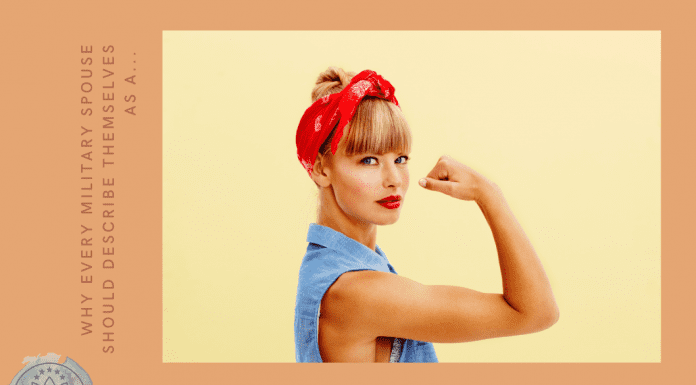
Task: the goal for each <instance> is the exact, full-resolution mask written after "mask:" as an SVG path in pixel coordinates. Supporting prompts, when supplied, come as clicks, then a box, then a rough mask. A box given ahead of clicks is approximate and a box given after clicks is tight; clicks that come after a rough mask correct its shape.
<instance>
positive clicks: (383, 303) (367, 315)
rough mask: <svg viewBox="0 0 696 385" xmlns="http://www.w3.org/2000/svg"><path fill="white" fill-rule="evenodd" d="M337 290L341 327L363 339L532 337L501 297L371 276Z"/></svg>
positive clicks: (358, 276) (355, 276)
mask: <svg viewBox="0 0 696 385" xmlns="http://www.w3.org/2000/svg"><path fill="white" fill-rule="evenodd" d="M346 278H347V279H345V280H344V281H343V285H341V286H339V287H338V288H337V289H338V290H337V292H340V293H341V294H340V295H338V297H341V299H340V302H341V303H342V306H343V308H344V309H351V310H350V311H348V312H346V314H347V315H348V316H347V318H346V321H347V322H349V323H350V324H352V325H354V327H357V328H359V329H360V331H361V332H362V333H364V334H365V335H367V336H370V337H371V336H391V337H400V338H409V339H414V340H419V341H429V342H465V341H475V340H480V339H486V338H494V337H503V336H510V335H517V334H524V333H530V332H533V331H535V330H534V329H533V327H530V325H528V323H527V322H526V321H525V317H523V315H522V314H520V313H519V312H517V311H516V310H515V309H513V308H512V307H511V306H510V305H508V303H507V302H506V301H505V299H504V298H503V296H502V295H501V294H488V293H481V292H478V291H475V290H471V289H467V288H463V287H457V286H428V285H422V284H420V283H418V282H415V281H413V280H410V279H408V278H404V277H400V276H397V275H394V274H389V273H382V272H376V271H362V272H356V273H351V275H348V276H347V277H346Z"/></svg>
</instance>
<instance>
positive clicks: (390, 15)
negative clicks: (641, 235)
mask: <svg viewBox="0 0 696 385" xmlns="http://www.w3.org/2000/svg"><path fill="white" fill-rule="evenodd" d="M322 4H323V3H322ZM307 5H310V7H309V8H307V10H303V9H302V5H301V4H300V3H297V2H295V3H292V4H289V3H283V2H276V3H273V2H262V3H258V4H256V5H253V6H252V5H249V4H245V5H243V6H241V5H237V4H231V3H224V4H218V3H217V2H208V1H199V2H196V3H194V4H189V3H186V2H178V1H172V2H168V3H167V4H166V6H163V5H162V4H158V3H154V2H148V3H142V2H137V3H136V2H133V1H123V2H119V3H118V4H111V5H109V6H107V5H103V6H102V5H99V4H95V3H89V2H62V3H46V4H36V3H21V4H19V3H7V4H3V5H2V9H1V12H0V15H2V16H0V18H2V19H1V20H0V21H1V22H0V36H2V40H1V42H2V48H3V52H4V56H3V59H4V60H3V61H2V62H1V64H0V68H1V69H2V70H3V73H4V74H5V76H3V78H2V89H3V90H5V92H3V93H0V106H2V108H3V110H2V111H3V112H2V114H0V128H1V130H0V134H1V135H2V136H1V137H0V145H1V146H2V148H1V149H0V162H1V163H0V164H2V167H0V178H2V181H3V189H2V198H3V199H2V200H0V202H1V203H0V213H1V215H2V216H1V218H2V219H1V220H0V226H1V228H0V245H1V246H0V247H1V249H0V250H2V257H3V258H2V261H3V265H2V267H3V271H6V272H9V273H6V275H5V276H4V277H3V279H2V280H0V290H1V291H2V293H3V294H2V296H1V297H0V298H2V302H0V305H1V306H2V308H3V315H4V317H3V319H2V332H1V333H2V334H0V341H2V342H3V348H2V349H0V362H2V365H0V376H2V377H3V378H6V379H8V380H9V379H11V378H12V377H13V376H14V375H15V373H17V372H18V371H19V370H20V369H21V368H22V367H23V365H22V363H21V361H22V359H23V358H24V357H25V356H28V355H34V356H35V355H37V354H42V355H43V354H46V353H48V352H55V353H58V354H61V355H63V358H62V359H64V357H65V356H70V357H71V358H73V359H75V360H76V361H77V362H78V363H79V364H80V365H81V366H82V367H84V368H85V369H86V370H87V371H88V372H89V373H90V375H91V376H92V379H93V380H94V381H95V382H97V383H100V384H123V383H186V384H188V383H201V382H204V383H213V382H214V381H219V382H243V383H244V382H254V383H268V382H279V381H283V382H297V383H308V382H309V383H312V382H325V381H326V379H330V380H331V381H332V382H334V383H346V384H348V383H354V382H356V381H360V382H376V381H385V380H394V379H397V380H401V381H404V382H419V381H420V382H421V383H423V382H425V381H430V382H433V381H435V382H440V383H445V382H461V380H462V379H465V380H468V381H472V382H482V381H486V382H487V383H503V382H510V381H515V382H522V383H527V382H529V383H558V382H559V381H562V382H564V383H571V384H572V383H588V382H590V383H616V382H619V381H627V382H632V383H658V382H664V383H685V382H687V383H688V382H689V379H690V378H693V374H692V372H691V371H689V370H687V364H690V363H691V361H692V357H693V355H692V353H691V348H690V347H691V346H693V343H694V332H693V329H692V328H691V319H693V314H692V313H693V312H692V311H691V310H690V307H689V306H686V305H685V304H688V293H690V291H691V285H690V284H691V281H692V278H691V277H692V274H693V271H694V263H693V260H692V259H691V258H689V253H690V250H691V247H690V246H689V244H688V239H689V238H690V237H691V236H692V234H694V232H695V230H696V229H695V228H694V225H693V222H692V221H691V218H692V217H693V215H694V204H693V201H692V199H691V198H692V197H693V196H694V195H695V194H696V191H695V190H696V189H695V187H696V186H695V185H694V184H693V183H692V182H691V179H690V178H689V177H688V175H689V173H690V172H691V167H692V166H691V165H693V164H695V162H694V155H693V151H692V149H693V145H694V143H695V142H696V141H695V138H694V135H695V134H694V133H693V131H692V130H690V129H689V127H693V126H694V124H695V123H696V122H694V117H693V114H691V113H690V111H691V109H692V107H693V105H694V104H695V103H696V100H694V95H693V93H692V92H691V90H693V89H694V88H696V84H695V83H696V82H695V78H694V74H693V71H692V69H693V68H694V66H695V65H696V62H695V60H694V56H693V52H692V50H690V49H689V47H692V46H693V45H694V43H695V42H694V36H695V34H694V29H693V23H692V17H691V15H693V14H694V11H695V9H694V5H692V4H687V5H684V4H683V2H681V1H671V2H660V3H659V4H658V3H653V2H628V1H612V2H606V1H588V2H583V3H579V4H577V5H572V6H564V5H561V4H559V3H558V2H551V1H547V2H525V3H524V4H522V3H515V4H505V5H504V4H501V3H485V4H483V3H482V4H478V5H469V4H458V5H452V4H448V3H445V2H437V1H435V2H429V3H427V5H423V4H420V3H419V4H414V5H410V4H406V3H403V2H402V3H399V6H394V5H393V4H390V3H377V4H374V3H367V2H365V3H362V2H356V3H354V4H353V7H352V8H343V11H344V12H345V16H342V17H333V16H332V17H327V16H326V14H327V12H328V11H326V7H324V6H319V5H316V4H307ZM366 9H370V10H371V14H372V15H378V16H382V15H385V16H384V17H377V16H375V17H364V14H365V10H366ZM353 10H355V11H353ZM332 15H333V13H332ZM361 15H362V16H361ZM329 28H331V29H344V30H347V29H412V30H413V29H452V30H455V29H469V30H477V29H489V30H501V29H521V30H525V29H531V30H540V29H548V30H557V29H565V30H587V29H593V30H661V31H662V117H663V118H662V123H663V129H662V137H661V144H662V186H663V189H662V226H663V227H662V262H663V263H662V272H663V278H664V279H663V281H662V315H663V317H662V348H661V350H662V360H661V363H659V364H581V365H578V364H551V365H521V364H494V365H490V364H451V365H419V364H416V365H402V366H398V367H395V366H383V365H324V366H320V365H295V364H274V365H260V364H163V363H162V356H163V351H162V297H161V288H162V281H161V274H162V259H161V253H162V234H161V228H162V227H161V226H162V219H161V218H162V217H161V215H162V212H161V209H160V207H161V206H160V199H161V196H162V190H161V188H160V187H159V186H161V181H162V180H161V175H162V164H161V163H160V162H161V159H162V150H161V142H162V137H161V128H160V127H161V126H162V110H161V106H162V105H161V103H162V82H161V71H162V60H161V58H162V31H163V30H224V29H279V30H286V29H302V30H307V29H329ZM80 44H94V45H95V46H96V47H99V46H101V45H102V44H116V45H118V47H120V48H119V50H122V51H119V52H121V55H125V54H130V53H131V52H132V51H136V52H137V53H138V55H139V56H138V58H139V59H138V63H139V66H138V69H137V71H138V75H139V76H140V77H139V78H138V79H142V82H141V83H139V88H138V90H139V91H138V92H139V93H140V95H141V96H142V98H140V99H139V103H138V111H139V115H138V119H137V120H136V121H130V123H128V124H125V123H126V122H128V121H125V120H124V121H123V123H124V124H123V130H120V131H119V132H120V133H121V135H122V136H121V137H120V138H121V140H122V142H120V143H121V145H122V146H124V149H123V152H121V154H123V155H121V157H120V158H119V159H121V162H122V163H121V166H120V168H119V171H118V175H117V176H116V177H117V178H119V177H121V178H125V179H120V180H123V181H124V182H123V185H122V188H123V189H122V190H121V191H122V194H123V195H122V196H121V198H120V199H121V200H120V201H119V204H120V205H121V207H123V211H121V213H122V217H121V222H119V223H120V225H119V226H121V227H120V228H121V229H122V230H123V231H122V232H121V233H120V237H121V238H120V239H121V242H122V243H121V247H122V252H123V258H122V259H121V261H120V263H121V265H120V266H121V267H122V268H120V269H119V270H118V271H117V272H114V274H115V278H116V279H118V280H119V282H121V284H120V287H119V290H120V291H118V293H121V294H120V296H119V297H118V298H119V300H120V301H121V302H120V306H121V308H120V309H121V310H118V311H119V318H118V321H117V322H119V323H118V324H117V325H119V333H120V334H119V335H118V339H119V340H118V341H119V342H118V349H119V350H118V354H115V355H112V356H107V355H104V354H102V353H101V352H100V349H101V342H100V341H98V340H97V339H96V338H87V339H86V338H84V337H82V338H81V337H79V333H80V328H79V326H80V317H79V299H80V297H79V294H80V284H79V283H77V282H78V280H79V274H80V272H79V269H80V265H79V259H78V258H77V257H76V255H77V253H78V252H79V246H78V243H77V242H79V221H80V217H79V212H78V211H77V210H78V209H79V195H78V194H79V188H80V185H79V183H78V181H79V179H77V178H78V177H79V162H80V161H79V156H80V151H79V147H77V141H78V138H79V127H77V125H78V124H79V112H78V111H79V105H77V100H79V89H78V84H79V83H78V82H79V68H80V66H79V60H80V54H79V46H80ZM120 57H121V58H125V56H120ZM124 64H125V63H124ZM122 70H124V72H126V71H130V70H129V69H127V68H125V67H124V68H122ZM126 127H127V128H126ZM391 253H392V251H390V255H391ZM117 295H119V294H117ZM62 359H61V360H62ZM8 380H5V381H8Z"/></svg>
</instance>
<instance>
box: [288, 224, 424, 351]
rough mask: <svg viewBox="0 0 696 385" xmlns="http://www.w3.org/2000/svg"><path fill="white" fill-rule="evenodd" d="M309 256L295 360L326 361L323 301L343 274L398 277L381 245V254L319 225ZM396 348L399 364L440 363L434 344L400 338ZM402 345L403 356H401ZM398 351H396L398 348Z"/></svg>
mask: <svg viewBox="0 0 696 385" xmlns="http://www.w3.org/2000/svg"><path fill="white" fill-rule="evenodd" d="M307 242H309V245H308V246H307V253H306V254H305V256H304V259H303V260H302V265H301V266H300V277H299V283H298V285H297V299H296V302H295V359H296V360H297V362H322V360H321V355H320V353H319V328H318V326H319V310H320V305H321V299H322V298H323V297H324V293H326V291H327V290H328V289H329V287H330V286H331V285H332V284H333V283H334V282H336V280H337V279H338V277H340V276H341V274H343V273H345V272H348V271H357V270H375V271H382V272H385V273H393V274H396V270H394V268H393V267H392V265H391V264H390V263H389V261H388V260H387V257H386V255H384V253H383V252H382V250H381V249H380V248H379V246H377V247H376V249H377V252H374V251H372V250H370V249H369V248H368V247H367V246H365V245H363V244H362V243H360V242H358V241H355V240H353V239H351V238H349V237H347V236H345V235H343V234H341V233H340V232H338V231H335V230H333V229H330V228H328V227H324V226H320V225H317V224H314V223H312V224H310V225H309V232H308V233H307ZM394 340H395V343H394V344H393V345H392V358H393V359H392V360H390V361H396V362H437V356H436V355H435V349H434V348H433V344H431V343H430V342H421V341H414V340H409V339H397V338H395V339H394ZM399 343H400V347H401V354H400V356H399V357H398V360H396V358H397V357H395V355H396V354H398V347H399V346H398V345H399ZM395 348H396V349H395Z"/></svg>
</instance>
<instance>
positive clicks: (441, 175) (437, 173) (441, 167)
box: [427, 155, 451, 180]
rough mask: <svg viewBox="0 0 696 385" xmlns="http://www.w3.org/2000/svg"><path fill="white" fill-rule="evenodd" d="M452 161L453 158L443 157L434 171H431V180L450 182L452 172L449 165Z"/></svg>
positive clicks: (429, 175) (429, 176)
mask: <svg viewBox="0 0 696 385" xmlns="http://www.w3.org/2000/svg"><path fill="white" fill-rule="evenodd" d="M450 159H451V158H450V157H448V156H444V155H443V156H441V157H440V159H438V161H437V163H436V164H435V167H433V169H432V170H430V172H429V173H428V175H427V177H428V178H431V179H439V180H449V178H450V172H449V167H448V163H449V161H450Z"/></svg>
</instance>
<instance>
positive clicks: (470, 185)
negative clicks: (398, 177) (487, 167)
mask: <svg viewBox="0 0 696 385" xmlns="http://www.w3.org/2000/svg"><path fill="white" fill-rule="evenodd" d="M418 184H420V185H421V186H422V187H425V188H426V189H428V190H433V191H439V192H441V193H443V194H447V195H449V196H451V197H454V198H457V199H462V200H466V201H476V202H477V203H480V201H481V199H482V198H483V197H484V195H486V194H487V193H488V192H490V191H492V190H493V191H497V190H498V188H497V186H496V185H495V184H494V183H493V182H491V181H489V180H488V179H486V177H484V176H483V175H481V174H479V173H477V172H476V171H474V170H473V169H472V168H470V167H468V166H466V165H463V164H461V163H459V162H457V161H456V160H454V159H452V158H450V157H449V156H446V155H443V156H441V157H440V159H439V160H438V161H437V164H435V167H433V169H432V171H430V172H429V173H428V176H427V177H425V178H423V179H421V180H419V181H418Z"/></svg>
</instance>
